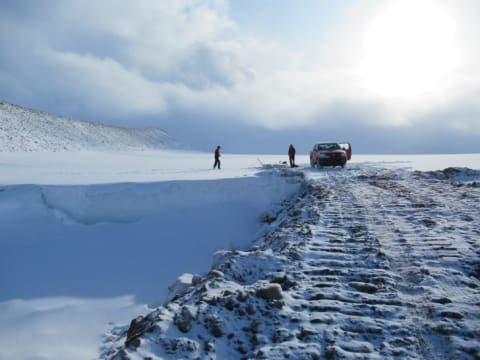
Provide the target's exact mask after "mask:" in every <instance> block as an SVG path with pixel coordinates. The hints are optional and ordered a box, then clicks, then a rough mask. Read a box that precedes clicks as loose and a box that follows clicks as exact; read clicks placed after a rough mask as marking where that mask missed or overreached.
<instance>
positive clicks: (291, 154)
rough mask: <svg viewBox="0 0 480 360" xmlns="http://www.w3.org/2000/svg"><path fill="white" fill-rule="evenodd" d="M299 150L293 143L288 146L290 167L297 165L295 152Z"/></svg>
mask: <svg viewBox="0 0 480 360" xmlns="http://www.w3.org/2000/svg"><path fill="white" fill-rule="evenodd" d="M296 152H297V151H296V150H295V148H294V147H293V145H292V144H290V147H289V148H288V159H289V160H290V167H295V153H296Z"/></svg>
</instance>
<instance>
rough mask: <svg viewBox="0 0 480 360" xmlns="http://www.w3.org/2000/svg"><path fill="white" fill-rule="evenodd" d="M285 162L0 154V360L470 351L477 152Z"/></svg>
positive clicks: (474, 316)
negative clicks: (320, 165) (342, 164)
mask: <svg viewBox="0 0 480 360" xmlns="http://www.w3.org/2000/svg"><path fill="white" fill-rule="evenodd" d="M285 160H287V157H286V156H273V155H272V156H265V155H261V156H246V155H230V154H224V155H223V156H222V170H212V169H211V167H212V165H213V156H212V154H202V153H189V152H175V151H142V152H128V153H127V152H122V153H120V152H91V151H90V152H83V151H82V152H62V153H58V152H57V153H38V152H36V153H5V152H4V153H0V215H1V216H0V228H1V229H2V231H1V235H0V319H2V320H1V322H2V327H1V328H0V359H32V358H35V359H59V358H62V359H67V358H68V359H91V358H98V357H102V358H114V357H115V356H117V355H118V356H124V357H129V358H132V359H144V358H148V357H151V358H153V359H155V358H167V359H177V358H192V359H193V358H197V357H200V358H216V359H225V358H231V359H241V358H255V357H256V358H269V359H270V358H272V359H275V358H277V359H283V358H287V357H290V358H300V359H308V358H312V359H315V358H347V359H348V358H352V359H359V358H372V359H374V358H379V359H388V358H392V359H394V358H395V359H398V358H419V359H450V358H451V359H454V358H455V359H456V358H459V359H475V358H478V357H479V356H480V353H479V351H480V344H479V340H478V339H479V338H480V326H479V325H478V324H479V323H480V321H479V320H480V319H479V317H480V309H479V307H480V305H479V302H478V299H479V298H480V296H479V295H480V294H479V292H480V291H479V286H480V282H479V272H480V261H479V251H480V250H479V241H480V240H479V239H480V233H479V230H478V229H480V226H479V225H480V224H479V222H480V220H479V207H480V201H479V200H480V193H479V186H478V182H479V180H480V175H479V170H478V169H480V155H478V154H473V155H461V156H460V155H457V156H453V155H445V156H409V157H405V156H385V157H378V156H356V157H354V159H353V160H352V162H349V164H348V165H347V167H346V168H345V169H339V168H338V169H311V168H310V167H309V166H307V163H308V159H307V158H306V157H302V156H300V157H298V160H297V162H298V163H299V164H300V166H299V167H298V168H296V169H288V168H286V167H284V166H283V165H282V162H283V161H285ZM262 164H263V166H262ZM444 169H445V170H444ZM418 170H422V171H418ZM132 319H136V320H134V321H133V322H132Z"/></svg>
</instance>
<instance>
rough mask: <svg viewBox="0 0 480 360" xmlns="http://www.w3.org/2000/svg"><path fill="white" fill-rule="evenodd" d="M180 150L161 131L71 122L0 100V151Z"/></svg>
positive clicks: (170, 138)
mask: <svg viewBox="0 0 480 360" xmlns="http://www.w3.org/2000/svg"><path fill="white" fill-rule="evenodd" d="M175 147H178V143H177V141H176V140H175V139H173V138H172V137H171V136H170V135H169V134H168V133H167V132H166V131H164V130H162V129H160V128H127V127H118V126H111V125H104V124H99V123H94V122H91V121H85V120H76V119H70V118H67V117H63V116H58V115H53V114H49V113H47V112H44V111H39V110H34V109H29V108H26V107H23V106H19V105H15V104H12V103H9V102H7V101H5V100H1V99H0V151H1V152H34V151H76V150H117V151H118V150H124V151H133V150H158V149H167V148H175Z"/></svg>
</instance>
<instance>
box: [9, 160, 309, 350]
mask: <svg viewBox="0 0 480 360" xmlns="http://www.w3.org/2000/svg"><path fill="white" fill-rule="evenodd" d="M59 170H60V168H59ZM211 171H212V172H213V170H211ZM236 171H237V172H238V171H240V170H236ZM257 171H258V169H257ZM241 173H242V176H241V177H240V176H238V177H232V178H225V179H217V180H214V181H213V180H180V181H163V182H157V183H117V184H96V185H9V186H2V187H0V214H1V216H0V228H1V229H2V235H1V236H0V239H1V240H0V274H1V275H0V283H1V286H0V289H1V290H0V318H2V327H1V329H0V358H2V359H3V358H5V359H7V358H9V359H10V358H15V359H30V358H32V357H35V358H39V359H40V358H43V359H58V358H68V359H86V358H96V357H98V348H99V346H100V344H101V342H102V339H101V334H102V333H105V332H106V331H107V329H108V328H110V327H111V325H109V323H126V322H128V321H129V320H130V319H131V318H132V317H133V316H136V315H137V314H139V313H144V312H146V311H147V309H148V306H156V305H159V304H161V303H162V302H163V301H164V300H165V298H166V296H167V294H168V287H169V286H170V285H171V284H172V283H174V281H175V279H176V278H177V277H178V276H179V275H181V274H183V273H184V272H191V273H204V272H206V271H208V270H209V269H210V266H211V261H212V254H213V253H214V252H215V251H216V250H219V249H233V248H243V247H246V246H248V245H249V244H250V242H251V241H252V239H254V238H255V237H256V233H257V232H258V231H260V229H261V226H262V223H261V222H260V218H261V215H262V214H263V212H265V210H266V209H270V208H272V207H275V206H276V204H278V202H280V201H281V200H282V199H284V198H286V197H289V196H290V195H291V194H292V193H295V192H296V191H298V188H299V186H300V185H299V182H298V181H296V180H292V178H289V177H282V176H278V175H277V174H276V170H271V171H268V172H262V173H259V174H258V175H257V176H253V175H249V176H243V175H245V172H244V171H243V172H241ZM247 174H251V171H247ZM137 175H138V174H137ZM70 176H71V175H70ZM89 176H90V177H92V174H90V175H89ZM217 176H218V175H217ZM93 177H94V176H93ZM67 329H68V330H67ZM25 344H28V346H25Z"/></svg>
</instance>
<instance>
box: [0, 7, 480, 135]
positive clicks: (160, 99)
mask: <svg viewBox="0 0 480 360" xmlns="http://www.w3.org/2000/svg"><path fill="white" fill-rule="evenodd" d="M421 2H422V4H423V5H422V6H424V7H426V8H427V9H428V6H430V5H431V6H437V7H438V9H440V10H441V11H440V10H439V11H440V12H439V13H440V14H442V16H444V15H445V14H447V15H448V17H449V19H451V21H452V22H454V23H455V33H452V36H454V38H455V40H456V44H457V45H456V46H457V47H456V48H455V51H458V56H459V58H460V60H459V61H458V62H456V63H455V66H454V67H453V68H449V69H448V72H447V73H442V78H441V79H440V80H441V82H440V83H439V85H438V86H437V85H435V86H434V87H433V88H429V87H428V89H427V90H428V91H423V90H422V91H421V92H419V93H418V94H415V96H403V95H402V96H396V95H395V96H390V95H388V91H387V90H388V89H387V88H385V89H383V90H382V89H380V91H374V90H379V89H374V90H372V88H371V87H369V86H366V84H365V81H368V80H369V79H371V77H372V76H373V75H372V74H374V73H375V69H373V72H369V73H367V75H368V76H366V75H365V72H363V73H362V67H361V66H360V65H361V63H362V61H363V60H362V59H365V57H367V58H368V56H367V55H369V56H371V55H372V53H370V54H365V51H366V49H368V47H366V46H365V36H366V34H368V29H370V28H371V27H369V26H370V24H371V22H372V19H375V18H376V17H379V16H382V14H383V12H384V11H385V8H386V7H388V5H389V4H390V5H391V4H394V5H395V4H397V6H398V4H399V2H398V1H397V0H390V1H387V2H385V1H372V2H369V3H368V4H364V3H362V4H361V5H358V4H357V3H355V2H353V3H352V5H351V6H350V7H345V9H344V10H342V12H341V13H340V14H338V16H337V17H336V18H335V21H334V22H333V21H332V22H330V23H329V26H330V28H328V29H320V28H319V32H322V31H323V32H322V36H321V39H322V42H321V43H316V44H312V47H308V48H305V49H304V51H302V50H301V49H298V48H296V49H295V50H293V49H292V48H290V47H289V46H288V45H286V44H282V43H281V42H279V41H277V42H273V41H266V40H262V39H260V38H259V37H255V36H254V35H252V34H247V33H246V32H245V31H244V30H243V29H242V24H241V23H235V22H234V20H233V19H232V17H231V14H230V13H229V11H230V7H229V3H228V2H227V0H225V1H222V0H210V1H209V0H205V1H201V0H165V1H156V0H139V1H136V2H130V1H120V0H105V1H96V0H85V1H81V2H78V1H74V0H64V1H60V0H45V1H42V2H41V3H40V2H37V1H34V0H19V1H16V2H10V1H7V2H2V4H1V5H0V54H1V56H0V97H1V98H4V99H6V100H10V101H13V102H17V103H19V104H21V105H27V106H32V107H36V108H39V109H44V110H47V111H51V112H54V113H57V114H63V115H68V116H72V117H78V118H86V119H90V120H97V121H104V122H110V123H115V124H122V125H125V124H130V125H146V124H148V125H151V124H152V123H154V121H159V120H161V121H162V122H163V123H162V124H158V125H160V126H164V125H163V124H170V125H172V127H175V128H180V127H181V126H184V125H185V126H187V124H188V125H191V124H192V121H194V123H196V124H201V123H202V122H203V124H205V126H207V125H208V127H216V126H227V125H228V126H229V127H231V128H232V129H233V128H235V129H237V131H238V129H239V127H241V126H247V127H251V129H255V130H254V131H257V130H258V129H267V130H269V131H273V130H278V131H281V130H282V129H285V130H287V131H291V129H293V128H299V129H312V128H314V129H315V128H317V127H319V126H320V127H324V128H328V129H329V130H330V131H332V132H334V131H336V130H335V129H339V131H341V130H342V129H345V126H344V122H345V121H346V120H345V119H347V120H348V123H349V124H350V126H352V129H353V128H355V129H356V130H357V131H358V133H360V132H361V129H362V127H363V128H368V129H369V130H370V131H373V130H374V129H389V128H392V129H399V128H402V129H405V131H408V130H409V129H410V130H411V129H412V128H413V127H415V126H421V127H423V126H427V125H432V124H437V125H438V126H442V128H443V129H454V130H455V131H456V132H458V133H461V132H465V133H469V132H470V133H472V132H473V133H476V134H479V133H480V129H479V126H478V121H477V119H478V114H479V112H478V107H477V105H476V104H477V103H478V99H479V94H480V71H479V70H478V69H477V67H478V66H477V64H478V62H479V60H480V59H479V58H480V56H479V54H480V39H479V37H480V35H479V34H480V32H479V28H478V26H479V25H478V24H477V22H476V19H475V16H474V15H473V14H475V13H476V12H475V11H472V9H477V10H478V7H479V5H478V3H476V2H475V1H469V0H464V1H460V2H455V3H453V2H450V1H447V0H445V1H442V0H440V1H436V2H431V1H430V0H421ZM405 3H408V4H409V5H408V6H410V8H407V10H409V11H412V12H414V11H415V10H416V9H418V8H420V5H418V3H416V2H414V1H412V2H410V1H408V0H405ZM415 4H417V5H415ZM432 4H435V5H432ZM291 6H296V5H293V4H292V5H291ZM297 6H298V5H297ZM325 11H328V6H326V7H325ZM447 15H445V16H447ZM424 17H425V19H424V21H425V26H428V25H429V23H428V18H427V16H426V15H425V16H424ZM440 18H441V17H440ZM416 19H417V20H416V26H420V27H421V26H422V19H423V18H422V17H421V16H419V17H417V18H416ZM380 23H381V22H380ZM298 25H299V26H301V24H298ZM319 26H320V25H319ZM402 26H405V29H407V28H408V23H405V24H403V23H402V19H400V20H399V21H398V28H395V29H394V30H395V31H397V30H398V31H399V32H398V33H395V35H396V39H397V40H396V42H395V43H393V44H392V49H395V51H398V53H397V54H402V51H403V52H405V51H408V49H409V47H408V44H404V45H402V46H404V47H403V48H402V47H401V46H400V44H399V43H401V41H402V39H404V38H403V37H402V36H403V35H402V32H401V31H402ZM377 31H381V29H377ZM389 31H393V30H389ZM419 31H420V30H419ZM300 33H301V32H300ZM326 34H327V35H326ZM464 35H465V36H464ZM309 38H312V36H311V34H310V36H309ZM406 39H410V40H411V39H412V37H411V36H410V38H408V37H407V38H406ZM426 39H427V40H428V38H426ZM290 40H291V39H290ZM382 41H383V40H382ZM377 50H378V49H377ZM443 50H445V49H442V51H443ZM379 51H381V49H380V50H379ZM392 51H393V50H392ZM441 53H442V52H439V54H441ZM379 54H381V53H379ZM382 56H383V55H382ZM402 56H403V55H402ZM414 56H415V54H414V55H413V57H414ZM385 59H389V57H388V56H387V55H385ZM430 61H434V58H432V59H431V60H430ZM400 64H401V63H400ZM376 66H377V67H378V66H379V65H378V64H377V65H376ZM398 66H401V65H398ZM385 69H388V68H385ZM385 69H384V71H386V70H385ZM407 70H408V69H407ZM394 71H395V69H388V73H391V72H394ZM380 74H381V72H380ZM408 76H409V77H408V79H410V80H409V81H412V80H411V79H414V78H415V76H412V74H411V73H409V74H408ZM418 76H420V75H418ZM418 76H417V77H418ZM403 77H406V76H403ZM391 79H393V80H395V79H399V80H398V81H401V80H402V76H400V77H397V78H395V77H392V78H391ZM395 81H397V80H395ZM390 82H391V81H390ZM377 83H381V82H378V81H377ZM387 85H388V82H387ZM407 85H408V86H410V84H407ZM384 86H386V85H384ZM412 86H414V85H412ZM392 93H393V94H395V91H393V92H392ZM397 95H398V94H397ZM154 119H157V120H154ZM191 119H195V120H191ZM342 121H343V122H342ZM332 124H336V127H335V126H333V125H332ZM289 129H290V130H289ZM167 130H168V129H167ZM252 131H253V130H252ZM379 131H380V130H379ZM382 131H383V130H382ZM393 131H395V130H393ZM362 133H363V132H362ZM352 134H353V133H352Z"/></svg>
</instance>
